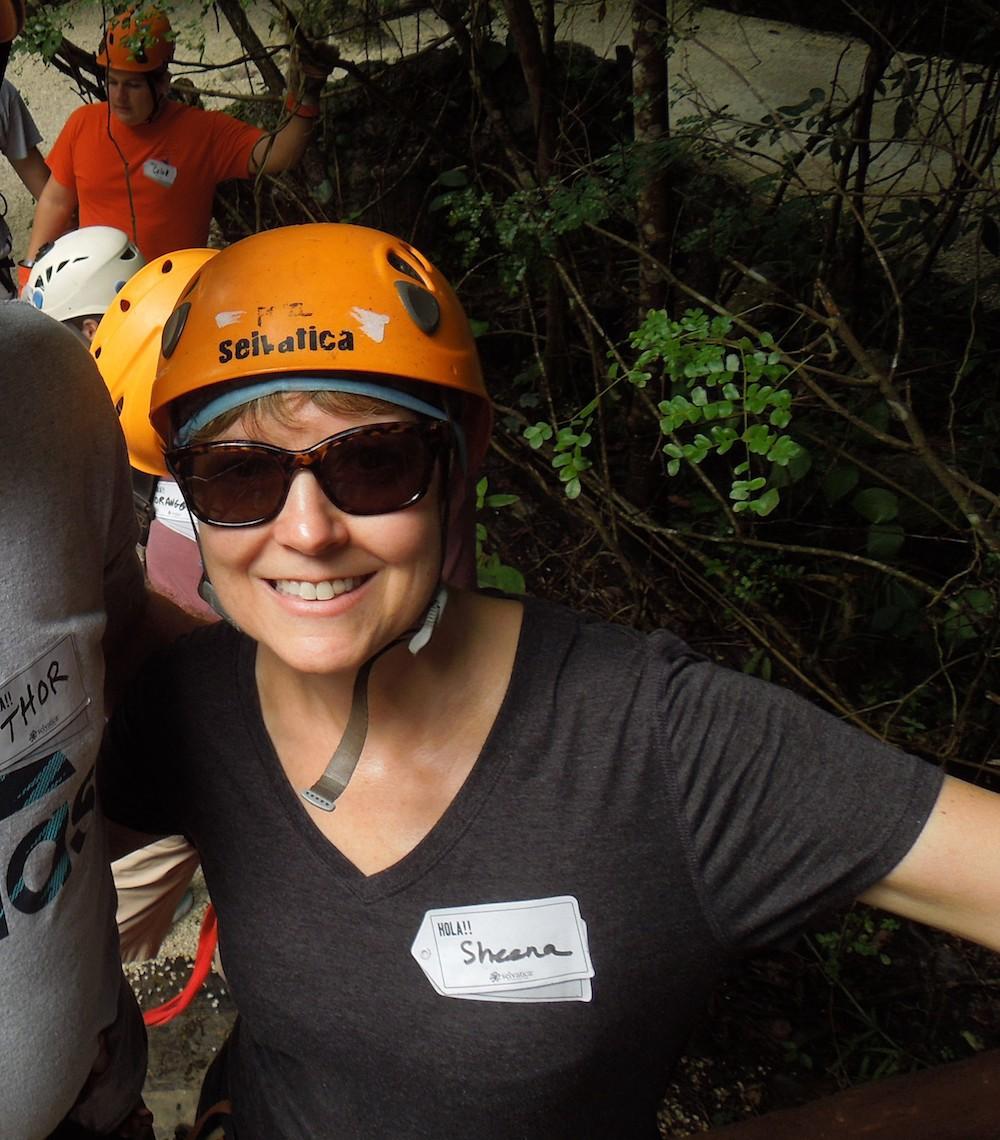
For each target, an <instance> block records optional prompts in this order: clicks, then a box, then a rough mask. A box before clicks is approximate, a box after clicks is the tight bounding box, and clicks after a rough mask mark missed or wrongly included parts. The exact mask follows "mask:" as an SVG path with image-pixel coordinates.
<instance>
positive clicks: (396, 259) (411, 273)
mask: <svg viewBox="0 0 1000 1140" xmlns="http://www.w3.org/2000/svg"><path fill="white" fill-rule="evenodd" d="M385 259H386V261H388V262H389V264H390V265H391V266H392V267H393V269H395V270H396V272H397V273H405V274H406V276H407V277H412V278H413V280H414V281H419V282H420V284H421V285H422V284H423V278H422V277H421V276H420V274H419V273H418V272H417V271H416V270H415V269H414V268H413V266H412V265H411V264H410V263H409V262H408V261H404V260H403V259H402V258H401V257H400V256H399V254H398V253H397V252H396V251H395V250H394V249H390V250H389V252H388V253H387V254H386V257H385Z"/></svg>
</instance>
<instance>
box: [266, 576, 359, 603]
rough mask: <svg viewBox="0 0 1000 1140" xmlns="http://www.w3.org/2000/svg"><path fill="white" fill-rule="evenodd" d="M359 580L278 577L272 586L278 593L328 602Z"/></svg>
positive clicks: (348, 590) (349, 589)
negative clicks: (301, 580)
mask: <svg viewBox="0 0 1000 1140" xmlns="http://www.w3.org/2000/svg"><path fill="white" fill-rule="evenodd" d="M361 582H362V579H361V578H330V579H328V580H327V581H325V582H296V581H295V580H294V579H293V578H278V579H277V580H276V581H275V583H274V588H275V589H276V590H277V591H278V593H279V594H287V595H288V596H289V597H292V598H303V599H304V600H305V601H307V602H328V601H329V600H330V599H331V598H335V597H337V595H338V594H347V593H349V592H350V591H351V590H356V589H357V588H358V586H360V585H361Z"/></svg>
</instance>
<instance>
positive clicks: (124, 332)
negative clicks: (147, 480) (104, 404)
mask: <svg viewBox="0 0 1000 1140" xmlns="http://www.w3.org/2000/svg"><path fill="white" fill-rule="evenodd" d="M218 252H219V251H218V250H216V249H182V250H179V251H178V252H177V253H170V254H167V255H166V256H165V257H158V258H157V259H156V260H155V261H151V262H150V263H149V264H148V265H145V266H143V268H142V269H140V270H139V272H138V273H136V274H134V275H133V276H132V277H131V278H130V279H129V280H128V281H126V282H125V284H124V285H123V286H122V289H121V291H120V292H119V293H118V295H117V296H116V297H115V299H114V301H113V302H112V304H111V305H109V306H108V310H107V312H106V313H105V315H104V318H103V320H102V321H101V323H100V325H98V328H97V332H96V333H95V335H94V339H93V341H92V342H91V345H90V351H91V353H92V354H93V357H94V359H95V360H96V361H97V367H98V369H99V370H100V373H101V376H102V377H103V378H104V383H105V384H106V385H107V388H108V391H109V392H110V393H111V399H112V400H113V401H114V404H115V407H116V408H117V409H118V416H119V419H120V421H121V427H122V431H123V432H124V434H125V442H126V443H127V444H128V455H129V462H130V463H131V464H132V466H133V467H135V468H137V469H138V470H139V471H144V472H145V473H146V474H147V475H160V476H165V475H166V474H167V469H166V467H165V465H164V463H163V448H162V447H161V446H160V441H159V439H158V438H157V435H156V432H155V431H153V427H152V424H150V422H149V396H150V391H151V389H152V387H153V380H154V378H155V376H156V362H157V359H158V358H159V355H160V337H161V334H162V332H163V325H164V322H165V321H166V319H167V317H169V316H170V313H171V310H172V309H173V307H174V305H175V304H176V303H177V298H178V297H179V296H180V294H181V292H182V290H183V289H184V287H185V285H187V283H188V281H190V280H191V277H192V276H193V275H194V274H195V272H196V271H197V270H199V269H200V268H201V267H202V266H203V265H204V264H205V263H206V262H207V261H208V260H209V259H210V258H213V257H215V255H216V254H217V253H218Z"/></svg>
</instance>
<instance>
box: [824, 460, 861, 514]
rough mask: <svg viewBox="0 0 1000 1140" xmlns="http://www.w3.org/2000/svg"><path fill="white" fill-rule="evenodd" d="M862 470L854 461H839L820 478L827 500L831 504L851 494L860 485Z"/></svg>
mask: <svg viewBox="0 0 1000 1140" xmlns="http://www.w3.org/2000/svg"><path fill="white" fill-rule="evenodd" d="M860 478H861V472H860V471H858V469H857V467H855V466H854V464H853V463H838V464H835V465H834V466H833V467H831V468H830V470H829V471H827V472H826V474H825V475H824V476H823V478H822V479H821V480H820V488H821V490H822V491H823V495H824V497H825V498H826V501H827V502H828V503H830V504H831V505H832V504H833V503H836V502H839V501H840V500H841V499H842V498H843V497H844V496H845V495H849V494H850V493H851V492H852V491H853V490H854V488H855V487H856V486H857V485H858V480H859V479H860Z"/></svg>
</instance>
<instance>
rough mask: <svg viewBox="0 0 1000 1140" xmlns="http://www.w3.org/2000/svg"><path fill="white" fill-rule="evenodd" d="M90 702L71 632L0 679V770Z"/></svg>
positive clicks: (46, 738) (48, 737) (46, 739)
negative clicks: (9, 675)
mask: <svg viewBox="0 0 1000 1140" xmlns="http://www.w3.org/2000/svg"><path fill="white" fill-rule="evenodd" d="M88 704H90V698H89V697H88V696H87V691H86V689H85V688H84V685H83V669H82V668H81V665H80V659H79V657H78V656H77V653H76V645H75V643H74V641H73V637H72V635H71V634H67V635H66V637H64V638H62V639H61V640H60V641H57V642H56V643H55V645H53V646H51V647H50V648H49V649H46V650H45V652H44V653H41V654H40V655H39V656H38V657H36V658H35V660H34V661H32V662H31V664H30V665H28V666H27V667H26V668H24V669H22V670H21V671H20V672H19V673H15V674H14V676H13V677H10V678H8V679H7V680H5V681H0V770H2V769H4V768H6V767H8V766H9V765H10V764H13V763H14V761H15V760H19V759H20V758H21V757H22V756H26V755H27V754H28V753H30V752H33V751H34V750H35V749H37V748H41V747H42V746H43V745H44V744H46V743H47V742H51V741H52V740H53V738H54V737H56V736H57V735H58V734H59V733H61V732H62V730H63V729H65V728H66V727H67V726H68V725H70V724H71V723H72V722H73V721H74V720H75V719H76V718H77V717H78V716H79V715H80V713H81V712H82V711H83V710H84V709H85V708H86V706H87V705H88Z"/></svg>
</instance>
